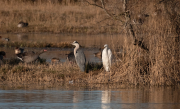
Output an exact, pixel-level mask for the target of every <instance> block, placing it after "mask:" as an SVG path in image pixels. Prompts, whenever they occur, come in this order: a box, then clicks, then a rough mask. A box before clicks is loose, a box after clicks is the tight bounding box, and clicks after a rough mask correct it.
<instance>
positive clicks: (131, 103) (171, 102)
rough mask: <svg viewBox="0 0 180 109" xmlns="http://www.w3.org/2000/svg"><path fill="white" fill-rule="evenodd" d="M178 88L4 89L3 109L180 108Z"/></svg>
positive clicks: (0, 96) (0, 94)
mask: <svg viewBox="0 0 180 109" xmlns="http://www.w3.org/2000/svg"><path fill="white" fill-rule="evenodd" d="M179 91H180V90H179V89H178V88H140V89H139V88H131V89H96V90H92V89H88V88H87V89H77V88H76V89H73V88H72V89H66V88H60V89H56V88H55V89H54V88H51V89H44V90H38V89H34V90H25V89H21V90H3V89H1V90H0V107H1V108H3V109H4V108H7V109H9V108H13V109H19V108H36V109H42V108H43V109H50V108H51V109H65V108H66V109H179V108H180V96H179V94H178V93H179Z"/></svg>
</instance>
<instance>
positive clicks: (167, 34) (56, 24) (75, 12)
mask: <svg viewBox="0 0 180 109" xmlns="http://www.w3.org/2000/svg"><path fill="white" fill-rule="evenodd" d="M22 1H23V0H20V1H19V2H15V1H14V0H12V1H8V2H7V1H6V2H3V1H0V2H1V4H2V3H3V4H4V5H2V6H1V8H0V10H1V12H0V14H1V16H2V17H1V21H0V23H1V25H0V29H1V31H2V32H54V33H59V32H73V33H126V37H125V38H124V39H125V40H124V46H123V51H124V52H123V53H122V56H121V61H120V62H115V63H114V64H113V66H112V68H111V72H110V73H105V72H103V71H102V70H95V71H90V72H89V73H81V72H79V69H78V67H77V66H76V65H75V66H70V65H68V64H59V65H58V66H56V67H54V66H51V65H49V66H48V67H47V66H46V65H39V66H35V65H30V66H27V65H22V64H19V65H14V66H11V65H8V64H6V65H4V66H1V68H0V69H1V72H3V73H1V81H8V82H22V83H24V82H29V81H33V82H57V83H58V82H68V81H71V80H73V81H75V82H76V83H87V84H89V83H128V84H135V85H141V84H143V85H176V84H178V83H179V82H180V68H179V54H180V53H179V45H180V44H179V38H180V27H179V25H180V18H179V16H180V13H179V12H180V11H179V10H180V8H179V6H178V5H179V4H180V2H179V1H178V0H170V1H169V0H161V1H157V0H140V1H139V0H135V1H128V2H127V7H126V8H127V9H126V11H127V12H124V11H123V8H122V7H123V2H120V0H112V2H107V3H106V4H104V5H106V7H105V8H104V7H103V6H102V7H103V9H101V8H99V7H98V6H99V5H101V4H97V5H96V6H94V5H92V4H94V1H92V0H89V3H90V4H91V5H87V4H88V3H87V4H86V2H85V3H84V4H81V3H75V4H68V5H67V4H66V5H64V4H63V3H62V4H61V3H58V4H56V3H53V2H48V1H44V2H42V1H41V0H39V1H38V0H37V1H36V2H33V3H29V2H25V0H24V1H23V2H22ZM29 1H31V0H29ZM87 1H88V0H87ZM20 7H21V8H20ZM125 15H126V16H125ZM127 16H129V17H128V18H129V19H127ZM125 18H126V19H125ZM21 20H23V21H27V22H28V23H29V27H27V28H21V29H20V28H17V23H18V22H19V21H21ZM126 24H131V25H130V27H131V28H128V29H131V30H130V31H131V32H130V33H129V31H128V30H127V29H124V27H125V26H122V25H126ZM132 31H133V32H134V34H133V37H132V36H131V35H132ZM133 38H135V39H136V40H135V41H134V40H133ZM112 45H113V42H112ZM136 45H138V46H136ZM113 46H114V48H113V49H116V48H118V45H113ZM115 56H117V55H115ZM117 58H118V56H117ZM9 69H11V70H9ZM109 75H110V76H109ZM109 80H110V81H109Z"/></svg>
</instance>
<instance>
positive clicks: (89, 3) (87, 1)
mask: <svg viewBox="0 0 180 109" xmlns="http://www.w3.org/2000/svg"><path fill="white" fill-rule="evenodd" d="M84 1H85V2H87V3H88V4H89V5H93V6H97V7H99V8H101V9H103V7H101V6H99V5H97V4H95V3H94V4H92V3H90V2H89V1H87V0H84Z"/></svg>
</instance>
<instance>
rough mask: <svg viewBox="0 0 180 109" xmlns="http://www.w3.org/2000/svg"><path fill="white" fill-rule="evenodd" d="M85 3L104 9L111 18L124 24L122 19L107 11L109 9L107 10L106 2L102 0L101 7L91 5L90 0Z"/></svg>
mask: <svg viewBox="0 0 180 109" xmlns="http://www.w3.org/2000/svg"><path fill="white" fill-rule="evenodd" d="M84 1H85V2H87V3H88V4H89V5H93V6H97V7H99V8H101V9H103V10H104V11H105V12H106V14H107V15H108V16H109V17H110V18H112V19H114V20H117V21H120V22H122V23H124V22H123V21H122V20H120V19H118V18H117V17H118V16H115V15H113V14H110V13H109V12H108V11H107V9H106V8H105V4H104V0H100V1H101V5H102V6H99V5H97V4H92V3H90V2H89V1H88V0H84ZM120 15H122V14H120Z"/></svg>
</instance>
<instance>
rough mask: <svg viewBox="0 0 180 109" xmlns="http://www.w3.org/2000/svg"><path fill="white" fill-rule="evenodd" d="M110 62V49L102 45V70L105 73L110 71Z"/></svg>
mask: <svg viewBox="0 0 180 109" xmlns="http://www.w3.org/2000/svg"><path fill="white" fill-rule="evenodd" d="M111 61H112V52H111V49H110V48H108V45H107V44H105V45H104V49H103V51H102V62H103V66H104V69H105V70H106V71H107V72H108V71H110V67H111Z"/></svg>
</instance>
